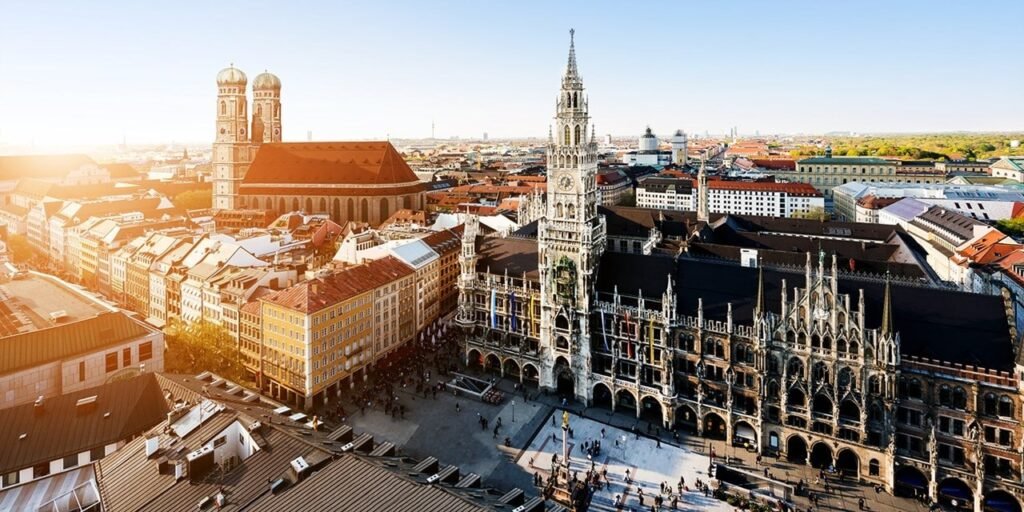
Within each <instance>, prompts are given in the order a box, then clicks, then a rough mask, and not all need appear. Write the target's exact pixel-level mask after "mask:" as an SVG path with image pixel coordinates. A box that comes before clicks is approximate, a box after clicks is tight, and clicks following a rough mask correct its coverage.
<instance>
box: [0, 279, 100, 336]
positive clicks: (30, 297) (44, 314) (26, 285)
mask: <svg viewBox="0 0 1024 512" xmlns="http://www.w3.org/2000/svg"><path fill="white" fill-rule="evenodd" d="M0 299H2V301H0V339H3V338H4V337H5V336H11V335H14V334H23V333H27V332H32V331H35V330H39V329H47V328H50V327H56V326H58V325H66V324H69V323H74V322H78V321H81V320H86V319H89V318H93V317H95V316H97V315H99V314H102V313H107V312H111V311H114V309H113V307H112V306H109V305H107V304H105V303H104V302H102V301H101V300H100V299H97V298H95V297H93V296H92V295H90V294H89V292H86V291H85V290H83V289H81V288H78V287H77V286H74V285H71V284H68V283H65V282H64V281H61V280H60V279H58V278H56V277H53V276H48V275H45V274H37V273H28V274H27V277H26V278H25V279H17V280H11V281H7V282H6V283H4V284H0ZM53 313H61V315H60V316H59V318H57V317H56V315H52V314H53ZM12 327H13V328H12Z"/></svg>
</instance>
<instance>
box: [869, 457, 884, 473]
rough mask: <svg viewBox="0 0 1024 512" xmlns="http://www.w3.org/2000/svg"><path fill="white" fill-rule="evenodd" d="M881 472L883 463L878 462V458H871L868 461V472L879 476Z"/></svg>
mask: <svg viewBox="0 0 1024 512" xmlns="http://www.w3.org/2000/svg"><path fill="white" fill-rule="evenodd" d="M880 472H881V465H880V464H879V463H878V459H871V462H868V474H869V475H871V476H878V475H879V474H880Z"/></svg>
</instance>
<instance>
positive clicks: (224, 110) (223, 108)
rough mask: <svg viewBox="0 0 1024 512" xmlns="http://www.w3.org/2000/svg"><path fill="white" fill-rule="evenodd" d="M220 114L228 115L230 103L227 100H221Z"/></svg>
mask: <svg viewBox="0 0 1024 512" xmlns="http://www.w3.org/2000/svg"><path fill="white" fill-rule="evenodd" d="M220 115H222V116H226V115H228V104H227V102H225V101H223V100H221V102H220Z"/></svg>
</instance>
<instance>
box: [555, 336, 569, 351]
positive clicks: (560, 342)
mask: <svg viewBox="0 0 1024 512" xmlns="http://www.w3.org/2000/svg"><path fill="white" fill-rule="evenodd" d="M555 345H556V346H557V347H558V348H560V349H562V350H568V349H569V340H567V339H565V336H559V337H557V338H555Z"/></svg>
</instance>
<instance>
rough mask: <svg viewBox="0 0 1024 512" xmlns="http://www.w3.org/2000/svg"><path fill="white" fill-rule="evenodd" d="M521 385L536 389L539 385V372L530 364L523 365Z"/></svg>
mask: <svg viewBox="0 0 1024 512" xmlns="http://www.w3.org/2000/svg"><path fill="white" fill-rule="evenodd" d="M523 385H525V386H529V387H532V388H537V387H538V386H539V385H540V372H538V371H537V367H535V366H533V365H532V364H529V363H527V364H524V365H523Z"/></svg>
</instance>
